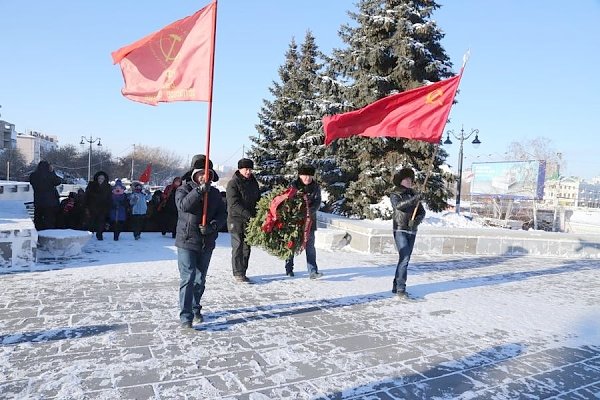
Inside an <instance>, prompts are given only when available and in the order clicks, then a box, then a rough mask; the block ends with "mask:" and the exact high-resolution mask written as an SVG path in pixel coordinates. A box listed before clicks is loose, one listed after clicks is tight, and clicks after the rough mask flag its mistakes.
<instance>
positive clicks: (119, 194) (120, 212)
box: [110, 180, 129, 222]
mask: <svg viewBox="0 0 600 400" xmlns="http://www.w3.org/2000/svg"><path fill="white" fill-rule="evenodd" d="M128 208H129V198H128V197H127V194H126V193H125V186H123V184H122V183H121V181H119V180H117V183H115V186H114V187H113V188H112V199H111V207H110V220H111V221H112V222H115V221H118V222H124V221H125V220H127V209H128Z"/></svg>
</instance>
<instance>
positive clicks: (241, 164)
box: [238, 158, 254, 169]
mask: <svg viewBox="0 0 600 400" xmlns="http://www.w3.org/2000/svg"><path fill="white" fill-rule="evenodd" d="M242 168H250V169H254V162H253V161H252V160H250V159H249V158H242V159H241V160H240V161H238V169H242Z"/></svg>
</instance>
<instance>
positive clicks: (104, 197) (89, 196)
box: [85, 171, 112, 216]
mask: <svg viewBox="0 0 600 400" xmlns="http://www.w3.org/2000/svg"><path fill="white" fill-rule="evenodd" d="M100 175H104V182H102V185H100V184H99V183H98V177H99V176H100ZM111 191H112V188H111V187H110V183H108V175H107V174H106V172H104V171H98V172H96V173H95V174H94V180H92V181H91V182H90V183H88V185H87V188H86V189H85V203H86V208H87V209H88V211H89V212H90V214H91V215H92V216H108V212H109V210H110V206H111V203H112V193H111Z"/></svg>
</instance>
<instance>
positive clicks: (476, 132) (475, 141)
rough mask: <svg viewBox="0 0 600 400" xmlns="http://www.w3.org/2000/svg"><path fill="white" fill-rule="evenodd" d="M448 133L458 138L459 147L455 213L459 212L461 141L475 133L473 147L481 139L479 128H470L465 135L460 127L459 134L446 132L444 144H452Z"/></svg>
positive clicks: (461, 160)
mask: <svg viewBox="0 0 600 400" xmlns="http://www.w3.org/2000/svg"><path fill="white" fill-rule="evenodd" d="M450 134H452V136H454V137H455V138H456V139H457V140H460V148H459V150H458V183H457V185H456V213H457V214H460V191H461V186H462V169H463V142H464V141H465V140H467V139H468V138H470V137H471V136H473V134H475V139H473V141H472V142H471V143H473V145H474V146H475V147H479V145H480V144H481V141H480V140H479V129H471V132H470V133H469V134H468V135H465V130H464V127H461V128H460V135H456V134H455V133H454V131H447V132H446V140H444V144H452V141H451V140H450Z"/></svg>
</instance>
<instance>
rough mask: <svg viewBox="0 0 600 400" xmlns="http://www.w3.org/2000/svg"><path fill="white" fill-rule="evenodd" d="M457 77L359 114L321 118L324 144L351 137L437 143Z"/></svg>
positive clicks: (396, 96) (386, 100)
mask: <svg viewBox="0 0 600 400" xmlns="http://www.w3.org/2000/svg"><path fill="white" fill-rule="evenodd" d="M461 75H462V69H461V71H460V74H458V75H456V76H454V77H452V78H449V79H446V80H443V81H439V82H435V83H432V84H431V85H427V86H422V87H419V88H416V89H412V90H408V91H406V92H402V93H397V94H393V95H391V96H388V97H384V98H382V99H379V100H377V101H376V102H374V103H371V104H369V105H367V106H366V107H363V108H361V109H358V110H354V111H350V112H347V113H344V114H337V115H331V116H325V117H323V130H324V131H325V144H326V145H329V144H330V143H331V142H332V141H334V140H335V139H343V138H348V137H351V136H356V135H359V136H366V137H394V138H398V137H403V138H407V139H414V140H421V141H425V142H430V143H439V141H440V138H441V137H442V133H443V130H444V125H445V124H446V120H447V119H448V114H450V108H451V107H452V102H453V101H454V95H455V94H456V90H457V89H458V84H459V82H460V78H461Z"/></svg>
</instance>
